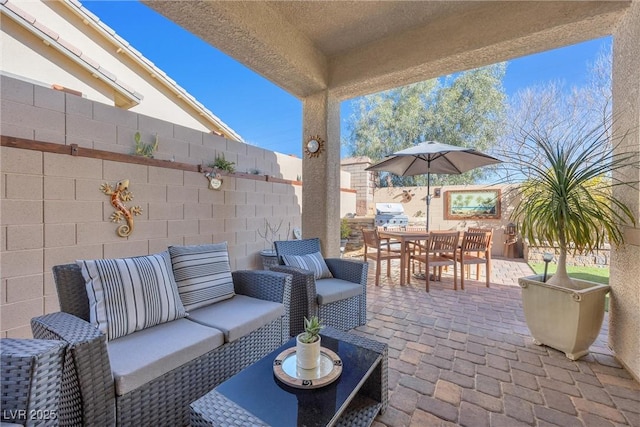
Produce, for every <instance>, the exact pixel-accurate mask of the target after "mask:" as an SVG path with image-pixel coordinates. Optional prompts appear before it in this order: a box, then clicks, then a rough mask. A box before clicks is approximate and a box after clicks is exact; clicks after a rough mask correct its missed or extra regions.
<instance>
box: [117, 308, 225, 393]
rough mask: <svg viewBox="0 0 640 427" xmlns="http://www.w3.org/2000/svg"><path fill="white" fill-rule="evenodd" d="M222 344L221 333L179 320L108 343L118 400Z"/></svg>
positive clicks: (188, 321)
mask: <svg viewBox="0 0 640 427" xmlns="http://www.w3.org/2000/svg"><path fill="white" fill-rule="evenodd" d="M223 344H224V336H223V334H222V332H221V331H220V330H217V329H214V328H209V327H206V326H202V325H199V324H197V323H195V322H192V321H190V320H187V319H178V320H174V321H172V322H168V323H163V324H160V325H157V326H153V327H151V328H147V329H143V330H141V331H138V332H134V333H133V334H129V335H125V336H124V337H121V338H116V339H115V340H112V341H109V343H108V345H107V348H108V350H109V359H110V361H111V370H112V372H113V377H114V380H115V384H116V394H117V395H119V396H121V395H123V394H126V393H128V392H130V391H132V390H135V389H136V388H138V387H140V386H142V385H144V384H146V383H148V382H149V381H151V380H153V379H155V378H158V377H160V376H162V375H164V374H166V373H167V372H169V371H171V370H173V369H175V368H177V367H179V366H182V365H184V364H185V363H187V362H189V361H191V360H193V359H195V358H197V357H200V356H202V355H203V354H205V353H207V352H209V351H211V350H213V349H215V348H217V347H220V346H221V345H223Z"/></svg>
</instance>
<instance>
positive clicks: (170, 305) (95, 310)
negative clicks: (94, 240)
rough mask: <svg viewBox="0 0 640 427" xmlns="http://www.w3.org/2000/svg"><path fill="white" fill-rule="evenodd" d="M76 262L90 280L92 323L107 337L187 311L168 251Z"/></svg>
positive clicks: (182, 315) (173, 318) (124, 333)
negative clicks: (179, 291) (174, 276)
mask: <svg viewBox="0 0 640 427" xmlns="http://www.w3.org/2000/svg"><path fill="white" fill-rule="evenodd" d="M76 262H77V263H78V265H79V266H80V268H81V269H82V275H83V276H84V279H85V281H86V288H87V295H88V297H89V314H90V320H91V323H92V324H93V325H95V326H96V327H97V328H98V329H99V330H100V331H102V332H104V333H105V334H106V336H107V340H113V339H115V338H118V337H122V336H125V335H128V334H131V333H133V332H135V331H139V330H141V329H145V328H149V327H151V326H154V325H158V324H160V323H165V322H170V321H172V320H175V319H179V318H181V317H185V316H186V315H187V313H186V311H185V309H184V306H183V305H182V302H181V301H180V296H179V295H178V290H177V286H176V282H175V279H174V278H173V272H172V271H171V259H170V257H169V253H168V252H167V251H164V252H161V253H159V254H154V255H147V256H139V257H134V258H120V259H97V260H78V261H76Z"/></svg>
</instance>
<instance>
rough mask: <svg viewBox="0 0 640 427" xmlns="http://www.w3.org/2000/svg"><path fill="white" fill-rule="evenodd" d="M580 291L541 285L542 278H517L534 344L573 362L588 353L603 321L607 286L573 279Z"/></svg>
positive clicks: (537, 276)
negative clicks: (545, 347) (556, 351)
mask: <svg viewBox="0 0 640 427" xmlns="http://www.w3.org/2000/svg"><path fill="white" fill-rule="evenodd" d="M573 281H574V282H575V283H577V284H578V285H579V286H580V288H581V289H579V290H575V289H567V288H563V287H560V286H555V285H550V284H548V283H544V282H542V275H536V276H528V277H521V278H519V279H518V284H519V285H520V287H521V288H522V308H523V310H524V317H525V319H526V322H527V326H528V327H529V330H530V331H531V335H532V336H533V340H534V341H533V342H534V343H535V344H537V345H546V346H549V347H552V348H555V349H556V350H559V351H561V352H563V353H564V354H565V355H566V356H567V357H568V358H569V359H571V360H577V359H579V358H581V357H582V356H584V355H586V354H587V353H589V347H590V346H591V344H593V342H594V341H595V340H596V338H597V337H598V334H599V333H600V328H601V327H602V319H603V318H604V304H605V295H606V294H607V292H609V289H610V287H609V286H608V285H601V284H599V283H594V282H588V281H586V280H577V279H573Z"/></svg>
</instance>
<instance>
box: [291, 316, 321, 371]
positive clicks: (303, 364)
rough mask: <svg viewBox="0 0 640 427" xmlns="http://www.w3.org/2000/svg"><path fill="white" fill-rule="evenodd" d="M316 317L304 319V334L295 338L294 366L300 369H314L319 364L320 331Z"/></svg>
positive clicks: (318, 320) (319, 323)
mask: <svg viewBox="0 0 640 427" xmlns="http://www.w3.org/2000/svg"><path fill="white" fill-rule="evenodd" d="M321 329H322V324H321V322H320V319H318V316H312V317H311V319H307V318H306V317H305V318H304V332H301V333H300V334H298V336H297V337H296V364H297V365H298V367H299V368H302V369H315V368H316V367H317V366H318V364H319V363H320V338H321V337H320V330H321Z"/></svg>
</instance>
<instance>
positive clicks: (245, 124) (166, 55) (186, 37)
mask: <svg viewBox="0 0 640 427" xmlns="http://www.w3.org/2000/svg"><path fill="white" fill-rule="evenodd" d="M83 5H84V6H85V7H86V8H87V9H89V10H90V11H91V12H93V13H94V14H95V15H97V16H98V17H99V18H100V19H101V20H102V21H103V22H105V23H106V24H107V25H108V26H110V27H111V28H113V29H114V30H115V31H116V33H118V34H119V35H120V36H122V37H123V38H124V39H126V40H127V41H128V42H129V43H130V44H131V45H132V46H133V47H134V48H136V49H137V50H139V51H140V52H142V54H143V55H145V56H146V57H147V58H148V59H150V60H151V61H152V62H154V63H155V64H156V65H157V66H158V67H160V68H161V69H162V70H163V71H164V72H165V73H167V74H168V75H169V76H170V77H171V78H172V79H174V80H175V81H176V82H178V84H179V85H180V86H182V87H184V88H185V89H186V90H187V91H188V92H189V93H191V94H192V95H193V96H195V97H196V99H198V100H199V101H200V102H201V103H203V104H204V105H205V106H206V107H207V108H208V109H209V110H211V111H212V112H213V113H214V114H215V115H217V116H218V117H219V118H220V119H221V120H222V121H224V122H225V123H227V124H228V125H229V126H231V127H232V128H233V129H234V130H235V131H236V132H237V133H239V134H240V135H241V136H242V137H243V138H244V139H245V140H246V141H247V142H249V143H251V144H254V145H257V146H259V147H262V148H265V149H269V150H274V151H279V152H281V153H286V154H294V155H296V156H298V157H301V155H302V153H301V152H302V139H303V137H302V104H301V102H300V101H299V100H298V99H297V98H295V97H293V96H291V95H289V94H288V93H287V92H285V91H284V90H282V89H280V88H279V87H278V86H276V85H274V84H272V83H271V82H269V81H268V80H266V79H264V78H263V77H261V76H260V75H258V74H256V73H254V72H253V71H251V70H249V69H248V68H246V67H245V66H244V65H242V64H240V63H238V62H236V61H235V60H234V59H231V58H230V57H228V56H227V55H225V54H224V53H222V52H220V51H218V50H217V49H215V48H213V47H211V46H209V45H208V44H206V43H204V42H203V41H202V40H200V39H199V38H197V37H196V36H194V35H192V34H190V33H188V32H187V31H185V30H183V29H182V28H180V27H179V26H177V25H176V24H174V23H173V22H171V21H169V20H168V19H166V18H164V17H163V16H161V15H159V14H157V13H156V12H154V11H152V10H151V9H149V8H148V7H146V6H145V5H143V4H141V3H138V2H134V1H85V2H83ZM610 44H611V39H610V38H608V37H607V38H603V39H596V40H592V41H589V42H585V43H581V44H578V45H573V46H569V47H565V48H561V49H555V50H552V51H547V52H543V53H540V54H536V55H531V56H528V57H523V58H519V59H515V60H512V61H509V63H508V66H507V72H506V76H505V79H504V81H503V84H504V87H505V90H506V93H507V95H511V94H513V93H515V92H516V91H518V90H519V89H523V88H526V87H529V86H532V85H537V84H542V83H545V82H548V81H550V80H559V81H563V82H564V83H565V85H566V86H567V87H570V86H574V85H577V86H580V85H582V84H583V83H584V81H585V79H586V76H587V70H588V67H589V64H590V63H592V62H593V61H594V60H595V59H596V56H597V55H598V53H599V52H600V50H601V49H602V48H603V47H604V46H609V45H610ZM350 104H351V103H350V102H349V101H345V102H343V103H342V106H341V120H342V135H343V136H345V135H346V133H345V132H346V126H345V124H346V120H347V118H348V117H349V115H350V113H351V107H350Z"/></svg>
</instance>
